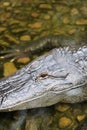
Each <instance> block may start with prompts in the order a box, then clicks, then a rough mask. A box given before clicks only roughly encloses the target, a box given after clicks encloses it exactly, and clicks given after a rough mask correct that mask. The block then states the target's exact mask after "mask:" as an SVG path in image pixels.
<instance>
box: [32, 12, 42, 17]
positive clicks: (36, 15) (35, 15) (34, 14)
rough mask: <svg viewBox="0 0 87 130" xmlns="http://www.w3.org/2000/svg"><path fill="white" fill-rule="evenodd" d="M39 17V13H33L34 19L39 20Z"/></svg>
mask: <svg viewBox="0 0 87 130" xmlns="http://www.w3.org/2000/svg"><path fill="white" fill-rule="evenodd" d="M39 15H40V14H39V13H37V12H33V13H31V16H32V17H34V18H37V17H38V16H39Z"/></svg>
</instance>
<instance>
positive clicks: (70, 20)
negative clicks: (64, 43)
mask: <svg viewBox="0 0 87 130" xmlns="http://www.w3.org/2000/svg"><path fill="white" fill-rule="evenodd" d="M86 6H87V1H86V0H83V1H82V0H77V1H73V0H70V1H68V0H58V1H57V0H50V1H49V0H34V1H31V0H19V1H18V0H6V1H5V0H3V1H2V0H1V1H0V51H2V50H3V51H7V49H10V50H11V49H13V50H14V48H17V47H21V46H22V45H24V44H27V45H28V44H29V43H31V42H32V41H35V40H36V39H39V38H40V37H43V36H47V35H49V34H63V35H69V36H72V37H77V38H80V37H82V38H85V37H87V7H86ZM37 46H38V45H37ZM43 53H45V51H44V52H43ZM37 56H38V54H37V55H34V56H33V57H23V58H21V57H19V58H18V59H17V60H15V61H14V62H13V59H5V60H2V59H0V72H1V74H0V77H3V76H8V75H10V74H12V73H14V72H16V71H17V70H18V69H19V68H21V67H23V66H24V65H25V64H27V63H28V62H30V61H31V60H32V59H35V58H36V57H37ZM86 117H87V102H85V103H80V104H73V105H71V104H61V103H59V104H56V105H54V106H51V107H47V108H38V109H33V110H24V111H17V112H11V113H10V112H9V113H0V130H75V129H76V127H77V126H79V125H80V123H81V122H83V120H84V119H85V118H86Z"/></svg>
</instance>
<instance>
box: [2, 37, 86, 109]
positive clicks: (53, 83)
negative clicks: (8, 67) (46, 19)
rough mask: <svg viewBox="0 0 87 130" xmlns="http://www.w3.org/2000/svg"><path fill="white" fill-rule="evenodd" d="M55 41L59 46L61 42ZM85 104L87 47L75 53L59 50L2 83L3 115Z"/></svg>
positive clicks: (32, 63)
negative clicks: (5, 113) (77, 103)
mask: <svg viewBox="0 0 87 130" xmlns="http://www.w3.org/2000/svg"><path fill="white" fill-rule="evenodd" d="M61 40H62V39H61ZM47 41H49V40H48V39H47ZM47 41H46V42H47ZM55 41H56V43H57V40H55ZM55 41H54V44H55ZM63 41H64V40H63ZM50 42H51V41H50ZM52 43H53V41H52ZM66 43H67V41H66ZM68 43H69V42H68ZM58 45H59V43H58ZM85 45H86V43H85ZM54 47H55V46H54ZM56 47H57V44H56ZM85 100H87V46H81V47H77V48H73V49H72V48H71V47H67V46H65V47H59V48H55V49H53V50H51V51H50V52H48V53H47V54H45V55H43V56H40V57H39V58H37V59H35V60H34V61H32V62H31V63H29V64H28V65H27V66H25V67H24V68H22V69H21V70H19V71H18V72H16V73H15V74H13V75H11V76H9V77H6V78H3V79H1V80H0V111H14V110H21V109H29V108H37V107H46V106H50V105H53V104H55V103H57V102H67V103H76V102H82V101H85Z"/></svg>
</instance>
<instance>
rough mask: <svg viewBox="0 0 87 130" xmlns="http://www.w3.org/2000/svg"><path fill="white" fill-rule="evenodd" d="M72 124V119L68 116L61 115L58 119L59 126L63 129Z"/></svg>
mask: <svg viewBox="0 0 87 130" xmlns="http://www.w3.org/2000/svg"><path fill="white" fill-rule="evenodd" d="M71 124H72V120H71V119H70V118H68V117H61V118H60V119H59V127H60V128H62V129H64V128H67V127H69V126H70V125H71Z"/></svg>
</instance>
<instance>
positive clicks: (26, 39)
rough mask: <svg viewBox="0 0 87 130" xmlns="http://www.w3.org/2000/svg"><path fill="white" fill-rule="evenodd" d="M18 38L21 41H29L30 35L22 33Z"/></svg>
mask: <svg viewBox="0 0 87 130" xmlns="http://www.w3.org/2000/svg"><path fill="white" fill-rule="evenodd" d="M20 40H21V41H30V40H31V37H30V36H29V35H23V36H21V37H20Z"/></svg>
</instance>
